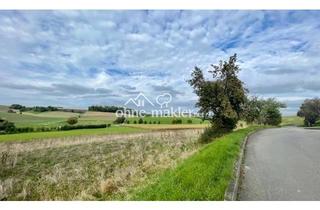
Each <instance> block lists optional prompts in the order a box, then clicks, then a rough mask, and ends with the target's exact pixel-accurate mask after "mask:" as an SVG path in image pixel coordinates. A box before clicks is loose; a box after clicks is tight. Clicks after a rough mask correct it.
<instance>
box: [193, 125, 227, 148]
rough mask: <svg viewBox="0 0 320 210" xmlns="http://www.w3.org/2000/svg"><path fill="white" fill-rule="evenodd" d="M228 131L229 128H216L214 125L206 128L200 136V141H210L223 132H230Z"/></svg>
mask: <svg viewBox="0 0 320 210" xmlns="http://www.w3.org/2000/svg"><path fill="white" fill-rule="evenodd" d="M228 132H229V129H223V128H216V127H214V126H212V127H208V128H205V129H204V131H203V133H202V134H201V136H200V138H199V142H200V143H202V144H207V143H210V142H211V141H213V140H214V139H215V138H217V137H220V136H222V135H223V134H225V133H228Z"/></svg>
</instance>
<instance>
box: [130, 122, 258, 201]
mask: <svg viewBox="0 0 320 210" xmlns="http://www.w3.org/2000/svg"><path fill="white" fill-rule="evenodd" d="M257 129H259V127H249V128H245V129H240V130H238V131H235V132H233V133H231V134H227V135H225V136H223V137H221V138H219V139H217V140H215V141H214V142H212V143H210V144H209V145H207V146H205V147H204V148H202V149H201V150H200V151H198V152H197V153H196V154H194V155H193V156H191V157H190V158H188V159H186V160H185V161H184V162H182V163H181V164H180V165H178V166H177V167H176V168H174V169H170V170H167V171H166V172H164V173H163V174H161V175H159V176H158V177H156V178H154V180H151V181H150V183H149V184H147V186H145V187H142V188H141V189H138V190H137V191H136V192H135V193H133V195H132V198H131V199H132V200H151V201H155V200H156V201H164V200H192V201H193V200H223V199H224V193H225V190H226V188H227V187H228V185H229V182H230V181H231V179H232V177H233V166H234V163H235V161H236V160H237V158H238V155H239V151H240V147H241V144H242V142H243V140H244V138H245V137H246V136H247V135H248V134H249V133H250V132H252V131H254V130H257Z"/></svg>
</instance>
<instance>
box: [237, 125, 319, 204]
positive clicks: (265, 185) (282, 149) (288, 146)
mask: <svg viewBox="0 0 320 210" xmlns="http://www.w3.org/2000/svg"><path fill="white" fill-rule="evenodd" d="M245 154H246V155H245V159H244V165H243V169H244V170H243V174H242V181H241V182H242V183H241V187H240V191H239V195H238V199H239V200H285V201H287V200H320V130H310V129H303V128H297V127H284V128H273V129H266V130H262V131H260V132H258V133H255V134H253V135H252V136H251V137H250V138H249V139H248V143H247V147H246V153H245Z"/></svg>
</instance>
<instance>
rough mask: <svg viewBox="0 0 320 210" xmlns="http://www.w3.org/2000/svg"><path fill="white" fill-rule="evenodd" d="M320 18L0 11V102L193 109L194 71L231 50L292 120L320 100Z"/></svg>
mask: <svg viewBox="0 0 320 210" xmlns="http://www.w3.org/2000/svg"><path fill="white" fill-rule="evenodd" d="M319 18H320V12H319V11H160V10H159V11H0V40H1V42H0V104H12V103H20V104H24V105H57V106H65V107H87V106H88V105H92V104H106V105H122V104H124V103H125V102H126V100H128V99H129V98H130V97H135V96H136V95H137V94H138V93H139V92H142V93H144V94H145V95H146V96H148V97H149V98H151V99H154V98H155V97H156V96H157V95H159V94H161V93H163V92H169V93H171V94H172V95H173V101H172V103H173V105H176V106H181V107H185V108H193V107H194V103H195V101H196V100H197V97H196V95H195V94H194V93H193V91H192V89H191V88H190V87H189V85H188V84H187V83H186V82H185V81H186V80H187V79H188V78H189V77H190V73H191V71H192V69H193V68H194V66H196V65H197V66H199V67H200V68H202V69H203V70H204V71H207V70H209V69H210V64H216V63H217V62H218V61H219V60H220V59H227V58H228V57H229V56H230V55H232V54H234V53H237V54H238V57H239V63H240V66H241V68H242V71H241V73H240V77H241V79H242V80H243V81H244V82H245V84H246V87H247V88H248V89H249V90H250V94H251V95H256V96H261V97H276V98H278V99H279V100H281V101H283V102H286V103H287V104H288V108H287V109H286V110H284V111H283V112H284V113H285V114H295V113H296V111H297V109H298V107H299V105H300V103H301V102H302V101H303V100H304V99H305V98H310V97H316V96H319V95H320V94H319V89H320V71H319V66H320V59H319V58H320V36H319V34H320V33H319V32H320V22H319Z"/></svg>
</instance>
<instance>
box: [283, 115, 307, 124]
mask: <svg viewBox="0 0 320 210" xmlns="http://www.w3.org/2000/svg"><path fill="white" fill-rule="evenodd" d="M303 120H304V119H303V117H298V116H284V117H282V122H281V126H289V125H294V126H303Z"/></svg>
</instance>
